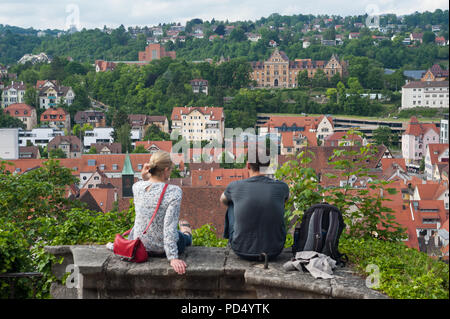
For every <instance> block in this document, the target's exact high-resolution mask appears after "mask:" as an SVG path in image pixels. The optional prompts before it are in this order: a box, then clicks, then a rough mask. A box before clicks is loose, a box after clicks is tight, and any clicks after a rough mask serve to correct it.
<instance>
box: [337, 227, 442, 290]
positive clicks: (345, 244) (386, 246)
mask: <svg viewBox="0 0 450 319" xmlns="http://www.w3.org/2000/svg"><path fill="white" fill-rule="evenodd" d="M339 249H340V251H341V252H342V253H345V254H347V256H348V258H349V260H350V262H351V265H352V266H353V267H354V268H355V270H357V271H358V272H359V273H360V274H361V275H363V276H367V275H368V273H367V272H366V267H367V265H369V264H373V265H376V266H377V267H378V269H379V274H380V282H379V287H378V288H377V290H379V291H382V292H384V293H386V294H387V295H388V296H390V297H392V298H395V299H448V298H449V268H448V265H447V264H445V263H444V262H442V261H439V260H433V259H432V258H430V257H429V256H427V255H426V254H425V253H422V252H419V251H417V250H416V249H412V248H408V247H407V246H406V245H405V244H404V243H402V242H388V241H383V240H379V239H375V238H369V239H367V238H359V239H358V238H354V237H350V236H348V235H342V237H341V240H340V241H339Z"/></svg>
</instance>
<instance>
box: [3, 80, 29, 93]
mask: <svg viewBox="0 0 450 319" xmlns="http://www.w3.org/2000/svg"><path fill="white" fill-rule="evenodd" d="M12 88H13V89H15V90H17V91H25V90H26V89H27V87H26V85H25V84H24V83H23V81H21V82H14V81H13V82H12V83H11V84H10V85H8V86H6V87H4V88H3V90H4V91H7V90H9V89H12Z"/></svg>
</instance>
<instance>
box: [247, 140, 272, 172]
mask: <svg viewBox="0 0 450 319" xmlns="http://www.w3.org/2000/svg"><path fill="white" fill-rule="evenodd" d="M264 146H265V145H264ZM264 151H265V153H266V156H270V148H267V147H258V146H257V147H256V160H255V163H251V162H250V161H248V164H249V166H250V168H251V170H252V171H254V172H259V170H260V168H261V167H267V166H269V165H270V159H269V160H268V161H267V162H266V163H264V162H262V161H261V156H260V155H262V154H263V152H264Z"/></svg>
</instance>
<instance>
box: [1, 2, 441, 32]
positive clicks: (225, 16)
mask: <svg viewBox="0 0 450 319" xmlns="http://www.w3.org/2000/svg"><path fill="white" fill-rule="evenodd" d="M1 1H2V3H1V10H0V23H2V24H9V25H16V26H21V27H33V28H35V29H47V28H51V29H67V24H68V23H70V22H71V21H72V20H73V18H74V14H75V11H76V10H75V11H74V10H73V8H74V7H75V8H78V13H79V15H78V18H79V20H78V22H79V25H80V26H81V27H85V28H88V29H90V28H96V27H98V28H102V27H103V26H104V25H107V26H109V27H117V26H119V25H121V24H123V25H124V26H126V27H128V26H136V25H139V26H145V25H147V26H151V25H157V24H159V23H171V22H181V23H185V22H186V21H188V20H190V19H192V18H201V19H203V20H208V21H209V20H211V19H212V18H215V19H216V20H223V21H225V20H229V21H237V20H241V21H242V20H253V21H254V20H257V19H260V18H261V17H267V16H269V15H270V14H272V13H280V14H283V15H293V14H315V15H317V14H329V15H341V16H347V15H357V14H364V13H365V12H366V8H368V7H370V6H372V7H373V6H375V7H376V8H377V9H378V10H379V11H380V13H395V14H398V15H402V14H409V13H413V12H414V11H419V12H423V11H434V10H435V9H438V8H440V9H444V10H445V9H448V2H447V1H446V0H376V1H375V0H362V1H358V2H356V1H354V0H340V1H335V0H316V1H301V2H300V1H299V0H284V1H282V2H280V1H273V0H190V1H186V0H134V1H129V0H95V1H93V0H78V1H76V0H59V1H58V0H42V1H36V0H1ZM68 7H70V8H71V9H72V10H67V8H68ZM66 11H67V12H66Z"/></svg>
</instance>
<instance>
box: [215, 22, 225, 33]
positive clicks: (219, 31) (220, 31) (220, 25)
mask: <svg viewBox="0 0 450 319" xmlns="http://www.w3.org/2000/svg"><path fill="white" fill-rule="evenodd" d="M214 33H215V34H217V35H225V26H224V25H223V24H219V25H218V26H217V28H216V29H215V30H214Z"/></svg>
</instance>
